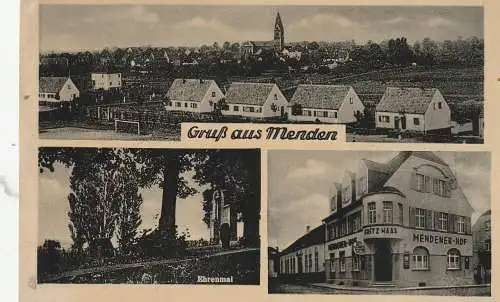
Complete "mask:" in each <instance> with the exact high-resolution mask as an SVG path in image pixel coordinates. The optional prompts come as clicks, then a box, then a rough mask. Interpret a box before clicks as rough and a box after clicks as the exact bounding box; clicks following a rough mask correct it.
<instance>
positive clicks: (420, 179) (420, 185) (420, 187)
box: [416, 174, 425, 192]
mask: <svg viewBox="0 0 500 302" xmlns="http://www.w3.org/2000/svg"><path fill="white" fill-rule="evenodd" d="M416 177H417V191H419V192H424V191H425V177H424V176H423V175H422V174H417V176H416Z"/></svg>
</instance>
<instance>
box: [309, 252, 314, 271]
mask: <svg viewBox="0 0 500 302" xmlns="http://www.w3.org/2000/svg"><path fill="white" fill-rule="evenodd" d="M312 269H313V259H312V254H309V272H312V271H313V270H312Z"/></svg>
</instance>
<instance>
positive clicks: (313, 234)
mask: <svg viewBox="0 0 500 302" xmlns="http://www.w3.org/2000/svg"><path fill="white" fill-rule="evenodd" d="M323 242H325V227H324V226H323V225H319V226H318V227H316V228H314V229H312V230H311V231H309V232H308V233H307V234H305V235H303V236H302V237H300V238H299V239H297V240H295V242H294V243H292V244H290V245H289V246H288V247H287V248H286V249H284V250H283V251H282V252H281V255H284V254H288V253H292V252H295V251H298V250H300V249H302V248H305V247H308V246H312V245H316V244H321V243H323Z"/></svg>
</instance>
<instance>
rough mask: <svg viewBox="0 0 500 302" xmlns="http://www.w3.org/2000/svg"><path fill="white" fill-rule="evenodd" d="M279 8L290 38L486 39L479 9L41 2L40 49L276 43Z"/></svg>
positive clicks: (292, 40) (297, 39)
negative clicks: (273, 40)
mask: <svg viewBox="0 0 500 302" xmlns="http://www.w3.org/2000/svg"><path fill="white" fill-rule="evenodd" d="M278 11H279V12H280V15H281V18H282V21H283V25H284V29H285V42H295V41H346V40H356V41H359V42H366V41H368V40H372V41H375V42H380V41H382V40H384V39H389V38H395V37H401V36H405V37H406V38H407V39H408V41H409V42H412V41H415V40H422V39H423V38H425V37H430V38H432V39H434V40H446V39H456V38H457V37H458V36H462V37H464V38H467V37H471V36H477V37H479V38H482V37H483V10H482V8H479V7H445V6H439V7H437V6H434V7H432V6H406V7H403V6H399V7H398V6H214V5H210V6H200V5H190V6H182V5H112V6H110V5H83V4H80V5H49V4H46V5H41V6H40V50H41V51H42V52H46V51H78V50H98V49H102V48H104V47H129V46H147V45H150V46H159V47H166V46H201V45H203V44H207V45H211V44H213V43H214V42H218V43H219V44H220V45H221V44H222V43H223V42H224V41H229V42H242V41H247V40H272V38H273V28H274V20H275V16H276V12H278Z"/></svg>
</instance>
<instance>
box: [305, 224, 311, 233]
mask: <svg viewBox="0 0 500 302" xmlns="http://www.w3.org/2000/svg"><path fill="white" fill-rule="evenodd" d="M310 230H311V226H310V225H306V233H309V231H310Z"/></svg>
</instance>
